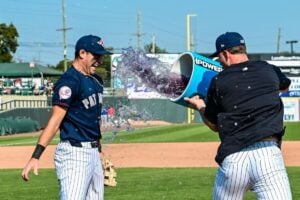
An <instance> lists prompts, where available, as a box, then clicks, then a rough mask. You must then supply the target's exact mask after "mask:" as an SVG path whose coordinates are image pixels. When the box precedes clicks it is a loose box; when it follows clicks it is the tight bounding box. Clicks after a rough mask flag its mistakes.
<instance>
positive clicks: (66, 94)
mask: <svg viewBox="0 0 300 200" xmlns="http://www.w3.org/2000/svg"><path fill="white" fill-rule="evenodd" d="M58 93H59V98H60V99H68V98H70V97H71V95H72V90H71V88H69V87H68V86H63V87H61V88H60V89H59V92H58Z"/></svg>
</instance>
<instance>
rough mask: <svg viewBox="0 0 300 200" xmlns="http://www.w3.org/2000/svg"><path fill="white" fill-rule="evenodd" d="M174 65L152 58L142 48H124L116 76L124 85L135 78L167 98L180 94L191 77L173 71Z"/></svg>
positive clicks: (118, 62)
mask: <svg viewBox="0 0 300 200" xmlns="http://www.w3.org/2000/svg"><path fill="white" fill-rule="evenodd" d="M171 69H172V67H171V66H170V65H169V64H167V63H163V62H161V61H160V60H159V59H158V58H151V57H148V56H147V55H146V53H145V52H144V51H142V50H135V49H133V48H132V47H130V48H127V49H124V50H123V53H122V55H121V56H120V58H119V60H118V61H117V65H116V77H117V78H119V79H120V80H121V81H122V83H124V85H125V86H126V85H127V82H128V78H134V81H135V82H136V83H138V84H145V85H146V86H147V87H149V88H151V89H153V90H155V91H157V92H158V93H160V94H161V95H163V96H165V97H167V98H176V97H178V96H180V95H181V94H182V93H183V91H184V89H185V88H186V85H187V84H188V82H189V77H185V76H183V75H181V74H177V73H175V72H172V71H171Z"/></svg>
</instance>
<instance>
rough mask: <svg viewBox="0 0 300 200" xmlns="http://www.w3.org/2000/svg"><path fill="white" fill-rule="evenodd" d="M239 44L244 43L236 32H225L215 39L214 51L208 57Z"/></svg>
mask: <svg viewBox="0 0 300 200" xmlns="http://www.w3.org/2000/svg"><path fill="white" fill-rule="evenodd" d="M239 45H245V40H244V38H243V37H242V36H241V35H240V34H239V33H236V32H226V33H224V34H222V35H220V36H219V37H218V38H217V40H216V52H215V53H213V54H212V55H210V56H209V57H216V56H217V55H218V54H219V53H220V52H222V51H224V50H226V49H229V48H232V47H235V46H239Z"/></svg>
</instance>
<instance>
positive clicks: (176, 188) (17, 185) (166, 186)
mask: <svg viewBox="0 0 300 200" xmlns="http://www.w3.org/2000/svg"><path fill="white" fill-rule="evenodd" d="M286 126H287V128H286V135H285V137H284V140H300V134H299V130H300V123H299V122H297V123H286ZM103 135H104V138H103V141H104V143H140V142H149V143H150V142H206V141H218V137H217V134H216V133H213V132H211V131H210V130H209V129H208V128H207V127H206V126H203V125H199V124H192V125H170V126H162V127H151V128H143V129H136V130H135V131H133V132H126V131H124V132H119V133H118V134H117V135H113V134H112V133H110V132H106V133H104V134H103ZM58 140H59V139H58V138H57V137H56V138H55V139H54V140H53V142H52V144H56V143H57V142H58ZM36 141H37V136H22V137H0V146H12V145H34V144H36ZM297 159H299V158H297ZM20 173H21V170H20V169H18V170H15V169H9V170H8V169H7V170H0V185H1V192H0V199H1V200H15V199H22V200H32V199H33V200H35V199H36V200H44V199H45V200H47V199H49V200H52V199H53V200H54V199H58V183H57V180H56V175H55V170H54V169H41V170H40V171H39V173H40V175H39V176H38V177H36V176H34V175H33V174H31V180H30V181H29V182H24V181H23V180H22V179H21V176H20ZM117 173H118V177H117V182H118V185H117V187H115V188H113V187H106V188H105V199H107V200H128V199H130V200H154V199H155V200H196V199H197V200H209V199H211V195H212V190H213V182H214V177H215V173H216V168H175V169H174V168H160V169H157V168H155V169H154V168H126V169H124V168H122V169H117ZM288 174H289V177H290V182H291V187H292V192H293V198H294V199H300V190H299V188H300V175H299V174H300V168H299V167H289V168H288ZM245 199H246V200H253V199H255V197H254V195H253V194H252V193H250V192H249V193H247V194H246V197H245Z"/></svg>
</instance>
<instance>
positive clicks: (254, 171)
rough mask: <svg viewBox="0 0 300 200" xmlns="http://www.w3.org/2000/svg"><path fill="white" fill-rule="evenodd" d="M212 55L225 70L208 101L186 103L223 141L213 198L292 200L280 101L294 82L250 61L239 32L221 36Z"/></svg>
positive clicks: (196, 99) (196, 98)
mask: <svg viewBox="0 0 300 200" xmlns="http://www.w3.org/2000/svg"><path fill="white" fill-rule="evenodd" d="M212 57H218V58H219V61H220V63H221V64H222V66H223V68H224V69H223V71H222V72H220V73H219V74H218V75H217V76H216V77H214V78H213V79H212V81H211V84H210V88H209V91H208V94H207V98H206V100H205V101H204V100H203V99H200V98H199V96H194V97H192V98H186V99H185V100H186V101H187V102H188V103H189V104H190V106H191V107H192V108H195V109H197V110H199V112H200V115H201V117H202V119H203V121H204V123H205V124H206V125H207V126H208V127H209V128H210V129H211V130H213V131H215V132H218V133H219V138H220V140H221V144H220V146H219V148H218V152H217V156H216V162H217V163H218V164H219V165H220V167H219V170H218V172H217V176H216V180H215V186H214V192H213V199H243V196H244V194H245V192H246V191H247V190H252V191H253V192H254V193H255V194H256V197H257V198H258V199H270V200H271V199H272V200H274V199H276V200H279V199H280V200H289V199H292V196H291V190H290V184H289V180H288V176H287V173H286V169H285V166H284V162H283V158H282V153H281V150H280V143H281V138H282V136H283V134H284V125H283V104H282V101H281V98H280V97H279V91H286V90H288V88H289V85H290V82H291V81H290V80H289V79H288V78H287V77H286V76H285V75H284V74H283V73H282V72H281V71H280V69H279V68H278V67H276V66H274V65H270V64H268V63H267V62H263V61H249V59H248V56H247V52H246V45H245V40H244V38H243V37H242V36H241V35H240V34H239V33H236V32H226V33H224V34H222V35H220V36H219V37H218V38H217V40H216V52H215V53H214V54H213V55H212Z"/></svg>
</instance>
